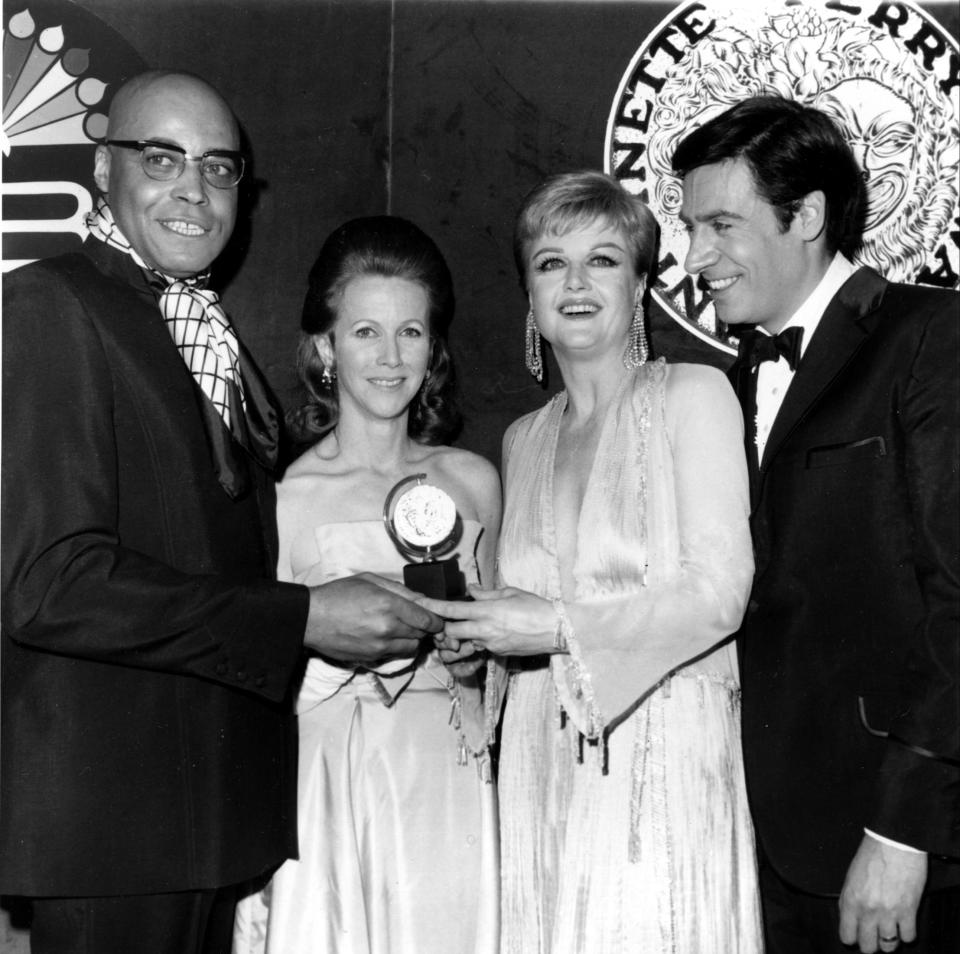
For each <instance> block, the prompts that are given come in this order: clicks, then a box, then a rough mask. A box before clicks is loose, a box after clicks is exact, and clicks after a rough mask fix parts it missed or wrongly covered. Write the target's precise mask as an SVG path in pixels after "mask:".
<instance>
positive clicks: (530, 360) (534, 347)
mask: <svg viewBox="0 0 960 954" xmlns="http://www.w3.org/2000/svg"><path fill="white" fill-rule="evenodd" d="M526 358H527V370H528V371H529V372H530V373H531V374H532V375H533V376H534V377H535V378H536V379H537V380H538V381H542V380H543V355H542V354H541V353H540V332H539V331H538V330H537V323H536V322H535V321H534V320H533V308H532V307H531V309H530V311H528V312H527V353H526Z"/></svg>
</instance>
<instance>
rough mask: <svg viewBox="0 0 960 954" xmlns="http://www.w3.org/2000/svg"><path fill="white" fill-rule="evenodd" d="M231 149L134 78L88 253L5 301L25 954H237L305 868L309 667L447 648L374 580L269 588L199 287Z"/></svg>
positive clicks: (6, 643)
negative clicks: (235, 900)
mask: <svg viewBox="0 0 960 954" xmlns="http://www.w3.org/2000/svg"><path fill="white" fill-rule="evenodd" d="M239 149H240V146H239V131H238V127H237V122H236V120H235V118H234V116H233V114H232V112H231V111H230V108H229V107H228V105H227V104H226V102H225V101H224V100H223V99H222V98H221V96H220V95H219V94H218V93H217V92H216V91H215V90H214V89H213V88H212V87H210V86H209V85H208V84H207V83H205V82H204V81H202V80H200V79H199V78H197V77H194V76H191V75H186V74H182V73H171V72H152V73H148V74H144V75H142V76H139V77H136V78H134V79H133V80H131V81H130V82H129V83H127V84H126V85H125V86H123V87H122V88H121V89H120V90H119V91H118V92H117V94H116V96H115V97H114V100H113V103H112V106H111V110H110V117H109V127H108V133H107V138H106V140H105V142H104V143H103V144H102V145H100V146H99V147H98V148H97V150H96V160H95V170H94V177H95V180H96V184H97V187H98V189H99V190H100V192H101V193H102V195H101V198H100V201H99V202H98V205H97V209H96V211H95V212H94V214H93V215H92V216H91V217H90V221H89V227H90V233H91V234H90V237H89V238H88V239H87V241H86V242H85V243H84V246H83V248H82V250H81V251H80V252H77V253H71V254H68V255H64V256H61V257H59V258H55V259H50V260H47V261H41V262H38V263H35V264H33V265H29V266H27V267H25V268H22V269H19V270H17V271H14V272H12V273H11V274H10V275H9V276H7V277H6V280H5V282H4V289H3V291H4V307H3V374H4V378H3V386H4V392H3V397H4V400H3V434H2V444H3V526H2V530H3V568H2V569H3V636H2V679H3V682H2V775H0V892H2V893H4V894H16V895H24V896H29V897H32V898H33V899H34V905H33V907H34V921H33V933H32V950H33V954H49V952H67V951H71V952H73V951H78V950H83V951H87V952H90V954H119V952H123V954H136V952H149V954H161V952H163V954H167V952H168V954H183V952H186V951H191V952H200V951H205V952H212V951H217V952H220V951H223V952H226V951H229V948H230V930H231V925H232V910H233V908H232V891H231V886H235V885H237V884H238V883H240V882H242V881H244V880H246V879H250V878H253V877H255V876H257V875H260V874H261V873H264V872H266V871H268V870H270V869H271V868H272V867H273V866H275V865H277V864H278V863H279V862H281V861H282V860H283V859H284V858H286V857H289V856H291V855H292V854H294V853H295V851H296V825H295V818H294V806H295V785H296V750H295V730H294V727H293V719H292V712H291V704H290V687H291V683H292V682H293V680H294V677H295V675H296V674H297V672H298V670H299V667H300V664H301V660H302V655H303V651H304V648H306V650H308V651H312V652H318V653H322V654H324V655H326V656H328V657H330V658H332V659H334V660H343V661H350V662H357V661H360V662H362V661H368V660H376V659H381V658H383V657H386V656H391V655H412V654H413V653H414V652H415V651H416V649H417V646H418V641H419V639H420V638H422V637H423V636H424V635H425V633H427V632H428V631H430V632H433V631H437V630H438V629H439V628H440V625H441V621H440V620H439V619H437V618H436V617H433V616H432V614H430V613H428V612H427V611H425V610H424V609H422V608H421V607H419V606H417V605H416V604H414V603H413V602H410V601H408V600H407V599H406V598H405V596H404V592H405V591H402V588H399V587H394V588H393V589H391V590H388V589H386V588H385V587H384V586H381V585H379V584H378V582H377V580H376V578H373V577H354V578H350V579H346V580H340V581H336V582H333V583H330V584H327V585H326V586H321V587H317V588H314V589H308V588H307V587H303V586H298V585H293V584H286V583H277V582H275V581H274V578H273V567H274V566H275V559H276V554H275V552H274V550H275V543H274V540H273V534H274V532H275V531H274V524H273V521H274V516H273V496H272V494H273V488H272V483H271V476H272V473H273V470H274V468H275V465H276V454H277V442H278V429H279V428H278V425H279V416H278V410H277V408H276V407H275V405H274V403H273V401H272V399H271V398H270V395H269V393H268V389H267V387H266V385H265V382H264V381H263V379H262V378H261V376H260V374H259V372H258V371H257V369H256V367H255V366H254V364H253V362H252V361H251V359H250V356H249V355H248V354H247V352H246V351H245V350H244V348H243V346H242V345H241V344H240V342H239V341H238V340H237V337H236V334H235V332H234V330H233V328H232V326H231V324H230V321H229V319H228V318H227V316H226V314H225V313H224V311H223V309H222V308H221V306H220V304H219V301H218V298H217V296H216V294H214V293H213V292H211V291H209V290H208V289H206V288H205V280H206V272H207V269H208V268H209V266H210V265H211V263H212V262H213V261H214V259H216V258H217V256H218V255H219V254H220V252H221V251H222V250H223V248H224V246H225V245H226V244H227V241H228V240H229V238H230V235H231V232H232V230H233V226H234V221H235V217H236V211H237V184H238V182H239V180H240V178H241V176H242V175H243V169H244V158H243V156H242V155H241V153H240V151H239ZM381 582H383V581H381Z"/></svg>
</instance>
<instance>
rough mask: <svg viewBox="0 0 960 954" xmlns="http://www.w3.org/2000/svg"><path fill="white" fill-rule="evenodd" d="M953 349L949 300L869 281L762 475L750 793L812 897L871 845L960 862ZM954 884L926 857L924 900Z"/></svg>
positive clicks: (748, 631) (750, 635) (959, 412)
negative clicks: (871, 841) (870, 840)
mask: <svg viewBox="0 0 960 954" xmlns="http://www.w3.org/2000/svg"><path fill="white" fill-rule="evenodd" d="M958 332H960V296H958V295H957V294H955V293H953V292H948V291H943V290H935V289H929V288H921V287H918V286H906V285H896V284H891V283H888V282H887V281H885V280H884V279H882V278H881V277H880V276H879V275H877V274H876V273H875V272H874V271H872V270H870V269H866V268H863V269H860V270H859V271H858V272H856V273H855V274H854V275H853V276H851V278H850V279H849V280H848V281H847V282H846V284H845V285H844V286H843V287H842V288H841V289H840V291H839V292H838V293H837V294H836V296H835V297H834V299H833V300H832V302H831V303H830V305H829V307H828V308H827V310H826V312H825V314H824V316H823V318H822V319H821V323H820V325H819V326H818V328H817V330H816V332H815V333H814V335H813V338H812V339H811V341H810V343H809V346H808V348H807V351H806V353H805V354H804V357H803V359H802V361H801V362H800V365H799V367H798V369H797V372H796V374H795V376H794V379H793V381H792V383H791V385H790V387H789V389H788V391H787V393H786V395H785V397H784V401H783V405H782V407H781V409H780V411H779V413H778V415H777V418H776V420H775V422H774V425H773V428H772V431H771V433H770V437H769V441H768V444H767V447H766V452H765V454H764V458H763V463H762V466H761V467H760V468H759V470H756V469H754V472H753V474H752V475H751V476H752V487H751V497H752V516H751V523H752V530H753V538H754V546H755V551H756V553H755V556H756V568H757V569H756V577H755V583H754V588H753V593H752V599H751V601H750V605H749V609H748V611H747V615H746V618H745V620H744V623H743V626H742V629H741V631H740V633H739V640H740V642H739V646H740V651H741V666H742V673H741V677H742V686H743V744H744V751H745V759H746V770H747V785H748V790H749V794H750V800H751V808H752V811H753V814H754V820H755V824H756V829H757V833H758V836H759V839H760V842H761V844H762V847H763V850H764V852H765V853H766V856H767V858H768V859H769V861H770V862H771V863H772V865H773V866H774V868H775V869H776V870H777V871H778V872H779V874H780V875H781V876H782V877H783V878H784V879H785V880H787V881H788V882H790V883H792V884H793V885H795V886H796V887H799V888H801V889H804V890H807V891H811V892H816V893H824V894H827V893H832V894H836V893H839V891H840V889H841V887H842V885H843V879H844V876H845V874H846V870H847V867H848V865H849V864H850V862H851V860H852V859H853V856H854V854H855V852H856V850H857V846H858V845H859V843H860V840H861V838H862V837H863V829H864V828H865V827H866V828H868V829H870V830H871V831H874V832H876V833H877V834H880V835H884V836H886V837H889V838H891V839H894V840H895V841H898V842H901V843H904V844H908V845H911V846H913V847H916V848H921V849H924V850H926V851H928V852H931V855H932V856H935V855H946V856H952V857H954V858H960V534H958V524H960V518H958V472H960V450H958V448H960V389H958V367H960V365H958V360H960V344H958V342H960V338H958ZM746 373H747V372H746V371H741V370H739V369H738V367H737V366H734V369H733V370H732V372H731V375H732V380H733V383H734V386H735V387H736V388H737V390H738V392H739V393H740V394H741V396H742V394H743V391H744V386H745V382H746V378H745V375H746ZM747 452H748V457H751V460H753V461H755V459H756V455H755V449H753V448H750V447H748V448H747ZM751 452H752V453H751ZM958 875H960V866H958V865H956V864H949V863H944V864H939V863H938V862H937V860H936V858H932V861H931V874H930V881H929V883H930V884H931V886H934V887H935V886H936V885H937V884H938V883H945V882H951V881H957V880H960V877H958Z"/></svg>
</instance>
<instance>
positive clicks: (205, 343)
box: [160, 281, 244, 430]
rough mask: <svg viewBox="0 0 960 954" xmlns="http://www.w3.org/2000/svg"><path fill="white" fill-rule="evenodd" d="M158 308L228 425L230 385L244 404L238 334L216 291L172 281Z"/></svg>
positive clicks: (193, 372)
mask: <svg viewBox="0 0 960 954" xmlns="http://www.w3.org/2000/svg"><path fill="white" fill-rule="evenodd" d="M160 311H161V312H162V313H163V317H164V319H165V320H166V322H167V327H168V328H169V329H170V334H171V335H172V336H173V340H174V342H175V343H176V346H177V350H179V352H180V354H181V356H182V357H183V360H184V362H185V363H186V365H187V367H188V368H189V369H190V373H191V374H192V375H193V377H194V379H195V380H196V382H197V384H199V385H200V389H201V390H202V391H203V393H204V394H206V396H207V397H208V398H210V401H211V403H212V404H213V406H214V407H215V408H216V409H217V413H218V414H219V415H220V417H222V418H223V423H224V424H226V425H227V430H232V427H231V419H230V418H231V411H230V385H231V384H233V385H234V386H235V387H236V389H237V394H238V395H239V397H240V402H241V405H242V404H243V400H244V399H243V379H242V377H241V376H240V367H239V353H240V348H239V345H238V344H237V336H236V335H235V334H234V331H233V328H232V327H231V325H230V320H229V319H228V318H227V316H226V313H225V312H224V310H223V308H221V307H220V298H219V296H218V295H217V293H216V292H213V291H210V290H209V289H204V288H198V287H196V286H195V285H193V284H191V283H189V282H186V281H173V282H171V283H170V284H169V285H167V287H166V289H165V290H164V291H163V294H161V295H160Z"/></svg>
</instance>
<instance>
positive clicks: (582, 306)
mask: <svg viewBox="0 0 960 954" xmlns="http://www.w3.org/2000/svg"><path fill="white" fill-rule="evenodd" d="M599 310H600V306H599V305H597V304H596V303H595V302H592V301H583V302H575V303H573V304H570V305H561V306H560V314H561V315H593V314H595V313H596V312H598V311H599Z"/></svg>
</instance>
